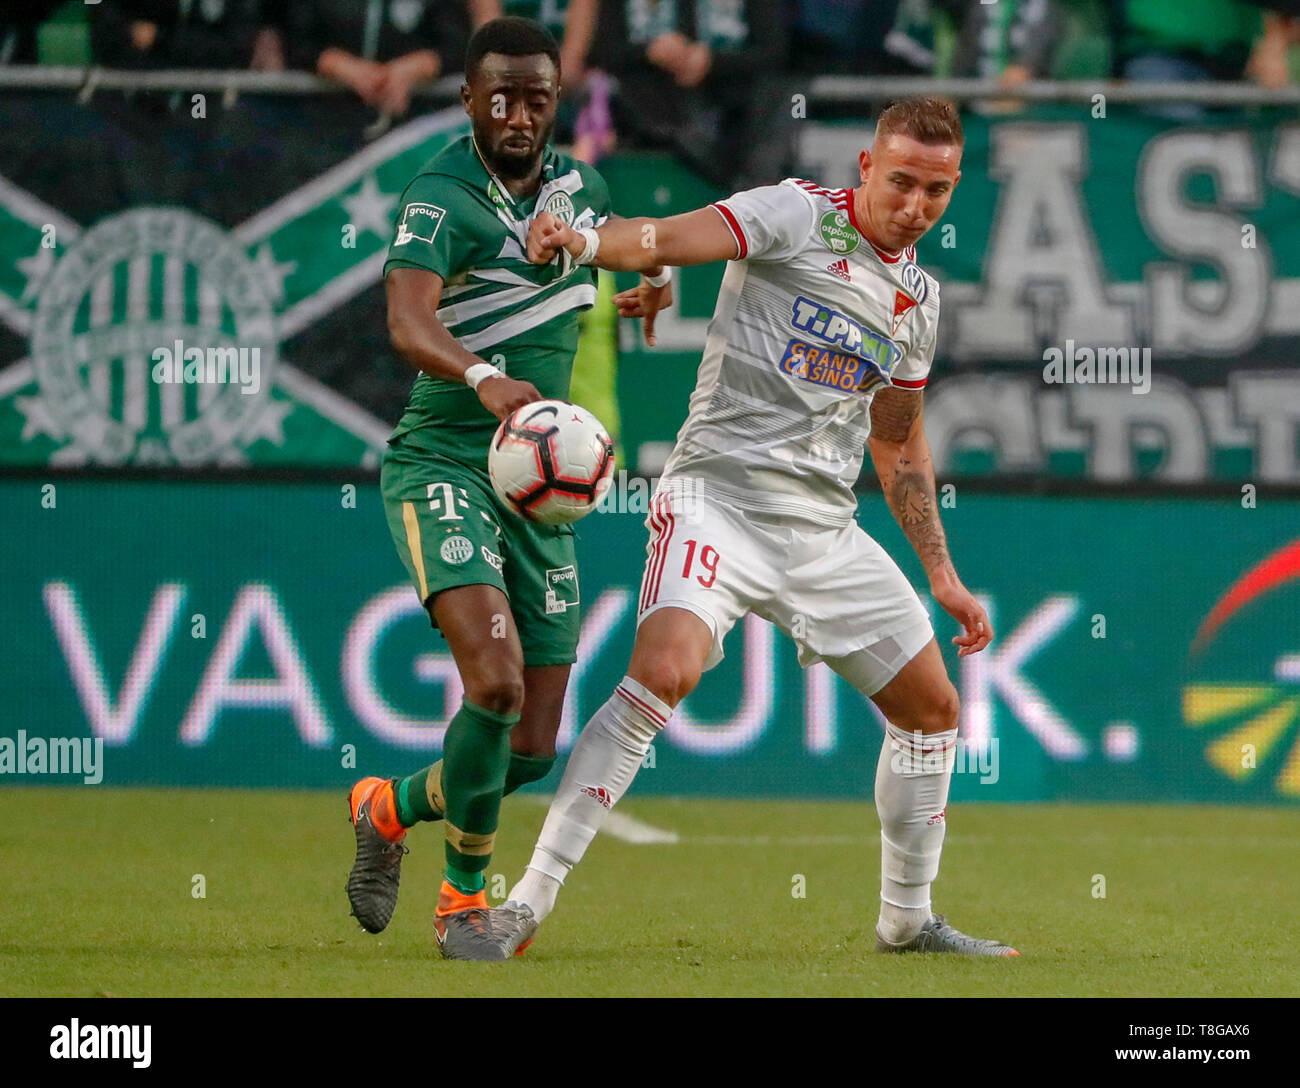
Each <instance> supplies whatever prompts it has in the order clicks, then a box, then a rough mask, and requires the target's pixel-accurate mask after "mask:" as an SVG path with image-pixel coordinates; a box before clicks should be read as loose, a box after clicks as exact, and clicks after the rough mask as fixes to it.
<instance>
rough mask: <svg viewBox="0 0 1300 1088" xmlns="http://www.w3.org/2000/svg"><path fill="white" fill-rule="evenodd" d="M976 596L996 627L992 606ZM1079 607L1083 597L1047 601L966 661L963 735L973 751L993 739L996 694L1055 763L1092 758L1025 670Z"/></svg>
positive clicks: (964, 663) (991, 603)
mask: <svg viewBox="0 0 1300 1088" xmlns="http://www.w3.org/2000/svg"><path fill="white" fill-rule="evenodd" d="M976 596H977V597H978V598H979V601H980V603H981V604H982V605H983V606H984V608H985V610H986V611H987V612H988V614H989V620H990V622H992V623H993V624H994V625H995V628H996V624H997V617H996V616H995V615H994V604H993V601H992V600H991V599H990V598H987V597H984V596H981V595H979V594H977V595H976ZM1079 607H1080V602H1079V598H1078V597H1075V596H1072V595H1065V594H1062V595H1059V596H1054V597H1048V598H1047V599H1046V600H1045V601H1043V603H1042V604H1040V605H1039V606H1038V607H1037V608H1035V609H1034V610H1033V611H1032V612H1030V613H1029V615H1028V616H1027V617H1026V618H1025V619H1024V620H1022V621H1021V624H1020V626H1019V627H1017V628H1016V629H1015V630H1014V631H1013V632H1011V634H1009V635H1002V636H1000V637H999V638H998V640H997V641H996V642H995V643H994V644H993V645H992V646H989V647H987V648H986V649H984V650H982V651H981V652H980V653H977V654H970V655H969V656H967V657H963V658H962V659H961V706H962V709H961V734H962V736H963V737H964V738H965V740H966V744H967V746H968V747H970V748H973V749H975V750H976V751H979V750H980V749H981V748H982V747H983V746H984V745H985V744H987V743H988V742H989V741H991V740H992V739H993V693H994V691H996V692H997V694H998V695H999V696H1001V698H1002V701H1003V702H1004V703H1005V704H1006V706H1007V709H1008V710H1010V711H1011V713H1012V714H1013V715H1014V716H1015V718H1016V720H1017V721H1018V722H1020V724H1021V725H1022V726H1024V727H1025V729H1026V730H1027V731H1028V732H1029V733H1031V734H1032V735H1033V736H1034V737H1035V738H1037V740H1038V742H1039V743H1040V744H1041V745H1042V746H1043V748H1044V749H1046V751H1047V753H1048V754H1049V755H1050V756H1052V757H1053V758H1054V759H1082V758H1083V757H1084V756H1086V755H1087V754H1088V745H1087V744H1086V743H1085V742H1084V739H1083V738H1082V737H1081V736H1080V735H1079V734H1078V733H1076V732H1075V731H1074V730H1073V729H1072V728H1070V725H1069V724H1068V723H1067V722H1066V720H1065V719H1064V718H1063V717H1062V716H1061V714H1060V713H1059V712H1058V711H1057V709H1056V708H1055V707H1054V706H1052V704H1051V703H1050V702H1048V701H1047V697H1046V696H1044V695H1043V693H1042V692H1041V691H1039V690H1038V688H1037V687H1035V686H1034V685H1033V683H1031V682H1030V680H1029V678H1028V677H1026V676H1025V675H1024V673H1022V672H1021V671H1020V670H1021V669H1022V668H1023V667H1024V665H1025V664H1026V662H1028V660H1029V659H1030V658H1031V657H1032V656H1033V655H1034V654H1035V653H1037V652H1038V651H1039V650H1041V649H1042V648H1043V647H1044V646H1046V645H1047V644H1048V643H1049V642H1051V641H1052V639H1054V638H1055V637H1056V636H1057V634H1059V633H1060V631H1061V630H1062V628H1064V627H1065V626H1066V625H1067V624H1068V623H1069V622H1070V621H1071V620H1073V619H1074V617H1075V616H1077V615H1078V614H1079Z"/></svg>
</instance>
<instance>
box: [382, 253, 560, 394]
mask: <svg viewBox="0 0 1300 1088" xmlns="http://www.w3.org/2000/svg"><path fill="white" fill-rule="evenodd" d="M384 289H385V291H386V292H387V295H388V335H389V338H390V339H391V340H392V342H393V348H394V349H395V350H396V351H397V353H398V354H399V355H400V356H401V357H402V358H403V359H405V360H406V361H407V362H408V363H410V364H411V365H412V366H413V367H415V368H416V369H417V370H423V371H424V372H425V373H426V374H430V375H432V376H433V377H435V378H443V379H445V380H446V381H449V382H460V383H462V384H464V385H469V384H471V382H472V383H473V384H474V385H475V387H476V388H475V392H476V393H478V398H479V400H481V401H482V402H483V407H484V408H486V409H487V410H488V411H489V412H491V413H492V414H493V415H494V416H496V417H497V419H505V418H506V416H508V415H509V414H510V413H511V412H513V411H514V410H515V409H516V408H521V407H523V406H524V405H525V404H531V403H532V402H533V401H535V400H541V399H542V395H541V393H539V392H538V391H537V389H536V388H535V387H534V386H533V385H532V383H530V382H521V381H516V380H515V379H514V378H509V377H507V376H506V375H505V374H502V373H501V372H500V371H499V370H496V368H495V367H493V366H492V365H491V364H490V363H487V362H485V361H484V360H483V359H480V358H479V357H478V356H477V355H475V354H474V353H473V352H470V351H466V350H465V349H464V348H463V347H461V346H460V344H458V343H457V342H456V338H455V337H454V336H452V335H451V333H449V332H448V331H447V326H446V325H444V324H443V323H442V322H441V321H439V320H438V317H437V313H438V302H439V300H440V299H441V298H442V277H441V276H439V275H438V274H437V273H436V272H427V271H425V270H424V269H422V268H394V269H393V270H392V271H391V272H389V273H388V276H387V277H386V278H385V280H384ZM472 367H481V368H483V369H480V370H476V371H474V372H473V373H470V369H471V368H472ZM489 372H493V373H489ZM483 375H486V377H484V376H483Z"/></svg>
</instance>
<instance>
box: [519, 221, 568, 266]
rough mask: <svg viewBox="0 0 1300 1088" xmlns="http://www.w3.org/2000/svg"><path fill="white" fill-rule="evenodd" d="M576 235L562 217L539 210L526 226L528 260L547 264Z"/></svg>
mask: <svg viewBox="0 0 1300 1088" xmlns="http://www.w3.org/2000/svg"><path fill="white" fill-rule="evenodd" d="M576 237H577V235H575V234H574V232H573V228H572V227H570V226H569V225H568V224H567V223H566V222H564V220H563V219H560V218H559V217H558V216H556V215H552V214H551V213H550V212H539V213H538V214H537V215H535V216H534V217H533V221H532V223H530V224H529V226H528V260H529V261H530V262H532V263H533V264H549V263H550V262H551V261H552V260H554V259H555V254H556V253H557V252H558V251H559V250H560V249H561V248H562V247H567V246H568V245H569V244H570V243H571V242H573V240H574V239H575V238H576Z"/></svg>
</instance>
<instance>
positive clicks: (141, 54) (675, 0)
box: [0, 0, 1300, 188]
mask: <svg viewBox="0 0 1300 1088" xmlns="http://www.w3.org/2000/svg"><path fill="white" fill-rule="evenodd" d="M501 14H511V15H525V16H529V17H532V18H535V19H538V20H539V21H541V22H543V23H544V24H545V25H546V26H547V27H548V29H549V30H550V31H551V32H552V33H553V34H554V35H555V36H556V37H557V39H558V40H559V41H560V43H561V56H562V69H563V71H564V83H565V101H564V103H563V105H562V109H561V113H560V118H559V129H558V135H559V138H560V139H561V141H562V142H565V143H573V144H574V145H575V150H576V151H577V153H578V154H579V155H580V156H581V157H583V158H586V159H588V160H592V161H594V160H595V159H596V158H598V157H600V156H601V155H602V154H605V153H608V152H609V151H610V150H611V149H612V148H613V147H615V146H616V145H622V146H625V147H641V148H662V149H668V150H671V151H673V152H674V153H675V154H677V155H678V156H679V157H681V158H682V159H683V160H684V161H686V162H687V163H689V164H690V165H691V166H692V167H693V168H695V169H696V170H698V171H699V172H700V173H701V174H703V175H704V176H705V177H706V178H707V179H708V180H709V181H710V182H712V183H714V184H716V185H718V186H720V187H724V188H727V187H730V188H735V187H737V186H745V185H750V184H755V183H758V182H759V181H766V180H770V179H771V178H773V177H777V176H780V175H781V174H782V173H783V172H784V171H786V170H787V169H789V167H790V166H791V159H792V155H791V147H792V142H793V141H792V126H791V125H790V123H789V122H790V120H791V110H790V101H791V94H792V93H796V92H797V91H798V89H799V87H800V86H801V85H802V84H801V82H800V81H805V82H806V80H807V79H808V78H811V77H814V76H817V75H824V74H839V75H933V76H958V77H978V78H991V79H997V80H998V81H999V82H1001V83H1002V84H1004V85H1006V86H1007V87H1009V88H1010V87H1014V86H1017V85H1019V84H1022V83H1024V82H1026V81H1027V80H1030V79H1045V78H1081V79H1087V78H1104V77H1109V76H1114V77H1120V78H1125V79H1130V80H1138V81H1170V80H1196V81H1203V80H1240V79H1252V80H1255V81H1257V82H1259V83H1260V84H1262V85H1264V86H1267V87H1280V86H1283V85H1284V84H1286V83H1288V82H1290V81H1292V80H1293V79H1294V78H1295V75H1296V72H1297V68H1298V65H1297V54H1298V53H1300V49H1298V46H1300V2H1298V0H1176V2H1175V0H1001V2H999V3H997V4H987V3H982V2H980V0H293V2H290V0H114V2H113V3H101V4H94V5H86V4H83V3H69V2H63V3H60V2H58V0H36V2H32V3H29V4H27V5H25V6H24V9H23V10H22V11H21V12H18V11H12V10H11V11H10V12H9V13H6V14H3V15H0V63H7V64H23V63H35V62H37V61H41V62H44V63H63V64H69V63H74V64H76V63H79V64H86V63H90V62H92V61H93V63H95V64H98V65H101V66H104V67H108V68H119V69H129V70H158V69H172V68H252V69H255V70H260V71H282V70H299V71H307V72H314V73H317V74H319V75H321V76H323V77H325V78H327V79H330V80H333V81H335V82H338V83H341V84H344V85H346V86H347V87H348V88H350V89H351V90H352V91H353V92H354V94H355V96H356V97H355V99H354V101H355V102H356V103H358V104H359V105H360V106H364V107H365V109H364V110H343V111H342V112H341V114H336V115H335V116H333V117H331V118H329V119H326V120H323V121H321V123H322V124H324V125H325V128H326V131H325V133H324V136H323V138H325V139H331V138H333V137H332V135H331V133H342V132H343V131H347V132H351V133H352V134H353V135H355V134H357V133H359V132H361V131H364V130H366V129H367V128H370V127H372V125H373V122H374V119H375V113H376V111H377V112H378V113H379V114H380V115H382V116H383V117H384V118H385V119H386V120H385V124H386V123H388V121H391V120H396V119H400V118H402V117H404V116H407V115H408V114H409V113H410V109H411V106H410V103H411V96H412V94H413V93H414V92H415V91H416V89H417V88H419V87H421V86H423V85H426V84H429V83H431V82H433V81H435V80H436V79H437V78H438V77H440V76H442V75H445V74H448V73H454V72H456V71H457V70H458V69H459V67H460V60H461V56H462V54H463V52H464V47H465V42H466V40H467V37H468V35H469V33H470V32H471V31H472V30H473V29H474V28H475V27H477V26H480V25H481V24H482V23H484V22H486V21H487V20H489V19H491V18H494V17H496V16H498V15H501ZM143 101H145V102H146V103H149V104H148V105H147V106H146V107H144V115H145V116H147V117H155V118H156V116H157V112H158V110H159V108H160V107H159V105H158V103H159V102H160V101H162V102H166V103H167V104H168V108H170V109H171V110H172V111H173V112H175V111H176V109H177V104H178V102H179V96H172V97H171V98H170V99H167V98H160V97H158V96H155V97H154V98H153V99H152V100H151V99H149V98H148V97H147V96H145V97H144V98H143ZM294 108H295V109H299V110H302V109H306V107H305V106H303V105H302V103H301V102H300V101H299V102H298V103H296V104H295V107H294ZM1185 112H1186V113H1187V116H1196V115H1197V114H1196V112H1195V108H1194V107H1193V108H1192V109H1190V110H1188V111H1185ZM318 120H320V119H319V118H316V117H313V118H312V122H313V123H316V122H317V121H318ZM372 131H373V129H372Z"/></svg>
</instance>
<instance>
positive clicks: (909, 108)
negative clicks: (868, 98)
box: [876, 98, 966, 147]
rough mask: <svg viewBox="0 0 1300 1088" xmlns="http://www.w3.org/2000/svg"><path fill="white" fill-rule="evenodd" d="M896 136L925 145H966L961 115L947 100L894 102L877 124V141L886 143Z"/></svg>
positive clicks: (901, 100) (882, 112)
mask: <svg viewBox="0 0 1300 1088" xmlns="http://www.w3.org/2000/svg"><path fill="white" fill-rule="evenodd" d="M895 134H898V135H900V136H910V137H911V138H912V139H913V140H916V141H917V142H918V143H923V144H955V145H956V146H957V147H962V146H963V145H964V144H965V143H966V135H965V133H963V132H962V129H961V116H960V115H959V114H958V112H957V107H956V106H955V105H954V104H953V103H952V102H949V101H948V99H946V98H902V99H899V100H898V101H897V102H891V103H890V104H889V105H888V106H887V107H886V108H885V109H884V110H882V111H881V114H880V117H879V118H878V119H877V121H876V139H877V140H881V141H883V140H884V139H885V138H886V137H887V136H893V135H895Z"/></svg>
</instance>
